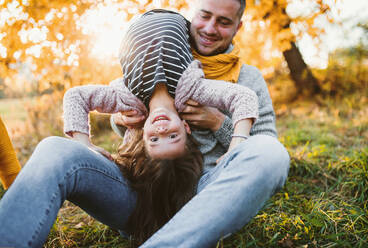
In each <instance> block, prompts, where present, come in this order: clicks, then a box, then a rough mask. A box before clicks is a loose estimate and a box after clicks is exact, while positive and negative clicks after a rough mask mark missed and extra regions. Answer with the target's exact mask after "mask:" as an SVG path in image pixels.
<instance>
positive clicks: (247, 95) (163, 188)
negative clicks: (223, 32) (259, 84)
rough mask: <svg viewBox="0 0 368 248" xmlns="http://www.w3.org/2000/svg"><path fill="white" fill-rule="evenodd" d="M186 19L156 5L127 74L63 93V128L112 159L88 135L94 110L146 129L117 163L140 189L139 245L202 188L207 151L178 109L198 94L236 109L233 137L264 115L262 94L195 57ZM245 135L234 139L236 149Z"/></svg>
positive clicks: (128, 38) (129, 135)
mask: <svg viewBox="0 0 368 248" xmlns="http://www.w3.org/2000/svg"><path fill="white" fill-rule="evenodd" d="M187 33H188V30H187V23H186V20H185V19H184V18H183V17H182V16H181V15H179V14H174V13H162V12H156V11H151V12H147V13H146V14H144V15H143V16H142V17H140V18H139V19H138V20H136V21H135V22H134V23H133V24H132V25H131V27H130V28H129V29H128V31H127V34H126V35H125V37H124V40H123V44H122V48H121V53H120V62H121V65H122V70H123V74H124V77H123V78H121V79H117V80H115V81H113V82H111V83H110V85H108V86H105V85H87V86H79V87H75V88H71V89H70V90H68V91H67V92H66V94H65V96H64V131H65V133H66V134H67V135H69V136H70V137H72V139H74V140H77V141H79V142H82V143H84V144H85V145H87V146H88V147H89V148H91V149H92V150H95V151H97V152H100V153H102V154H103V155H104V156H106V157H107V158H109V159H112V158H111V155H110V154H109V153H107V152H106V151H104V150H103V149H102V148H99V147H97V146H95V145H93V144H92V143H91V141H90V139H89V126H88V114H89V112H90V111H93V110H98V111H99V112H104V113H118V112H126V111H133V110H134V111H136V112H137V113H139V114H140V115H143V116H144V117H145V121H144V125H143V129H142V128H137V129H128V130H127V132H126V134H125V137H124V142H123V144H122V146H121V147H120V148H119V150H118V154H117V155H116V158H115V162H116V163H117V164H118V165H119V166H120V168H121V170H122V172H123V174H124V175H125V177H126V178H127V179H128V180H129V182H130V185H131V187H132V188H133V190H135V192H136V193H137V202H136V208H135V210H134V212H133V214H132V215H131V216H130V219H129V220H128V223H127V225H126V226H127V227H126V230H127V231H128V232H130V233H131V234H132V235H133V236H134V237H135V238H136V240H137V242H138V243H141V242H143V241H145V240H146V239H147V238H148V237H150V236H151V235H152V234H153V233H154V232H155V231H157V230H158V229H159V228H160V227H161V226H162V225H164V224H165V223H166V222H167V221H168V220H169V219H170V218H171V217H172V216H173V215H174V214H175V213H176V212H177V211H178V210H179V209H180V208H181V207H182V206H183V205H184V204H185V203H186V202H187V201H189V200H190V199H191V198H192V197H193V196H194V194H195V192H196V187H197V182H198V179H199V177H200V176H201V173H202V156H201V154H200V152H199V150H198V149H197V148H196V146H195V141H193V140H192V138H191V137H190V127H189V125H188V124H187V123H186V122H185V121H184V120H181V118H180V116H179V113H180V112H181V111H182V110H183V109H184V108H185V103H186V102H187V101H188V100H190V99H192V100H194V101H196V102H198V103H199V104H202V105H207V106H212V107H216V108H219V109H222V110H228V111H229V112H231V113H232V114H233V115H232V120H233V125H234V136H239V135H240V136H247V135H249V131H250V128H251V125H252V123H253V122H254V121H255V119H256V118H257V117H258V102H257V95H256V94H255V93H254V92H253V91H252V90H250V89H248V88H246V87H243V86H240V85H236V84H229V83H226V82H223V81H216V80H208V79H204V74H203V71H202V69H201V66H200V62H199V61H193V57H192V55H191V52H190V46H189V42H188V35H187ZM238 142H239V139H233V140H232V142H231V143H230V147H229V150H231V149H232V148H233V147H235V146H236V144H237V143H238Z"/></svg>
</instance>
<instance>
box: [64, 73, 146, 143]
mask: <svg viewBox="0 0 368 248" xmlns="http://www.w3.org/2000/svg"><path fill="white" fill-rule="evenodd" d="M63 108H64V132H65V134H67V135H69V136H72V133H73V132H79V133H84V134H87V135H89V130H90V128H89V124H88V115H89V112H90V111H93V110H97V111H99V112H102V113H117V112H120V111H129V110H136V111H138V112H139V113H142V114H144V115H146V113H147V110H146V108H145V106H144V104H143V103H142V102H141V101H140V100H139V99H138V98H137V97H136V96H134V95H133V94H132V93H131V92H130V91H129V90H128V89H127V88H126V87H125V85H124V84H123V83H122V82H121V80H120V79H118V80H115V81H113V82H112V83H110V85H108V86H107V85H85V86H78V87H74V88H71V89H69V90H68V91H67V92H66V93H65V95H64V100H63Z"/></svg>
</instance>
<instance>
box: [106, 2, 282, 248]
mask: <svg viewBox="0 0 368 248" xmlns="http://www.w3.org/2000/svg"><path fill="white" fill-rule="evenodd" d="M244 9H245V1H243V0H200V1H199V6H198V8H197V11H196V13H195V16H194V18H193V19H192V23H191V28H190V35H191V39H192V46H193V47H194V48H195V51H193V55H194V57H195V58H197V59H199V60H200V61H201V62H202V64H203V67H204V71H205V74H206V77H207V78H212V79H222V80H225V81H233V82H237V83H238V84H241V85H244V86H247V87H249V88H250V89H252V90H254V91H255V92H256V93H257V95H258V98H259V113H260V117H259V119H258V120H257V121H256V122H255V123H254V125H253V127H252V129H251V132H250V135H251V136H250V137H249V138H248V139H246V138H244V137H238V139H239V142H241V141H244V142H241V144H239V145H238V146H237V147H236V148H235V149H234V150H232V151H231V152H229V154H226V156H224V157H223V158H222V159H221V160H220V161H219V163H217V164H216V160H218V158H219V157H220V156H221V155H223V154H224V153H225V152H226V151H227V148H228V147H229V144H230V141H231V133H232V123H231V119H230V117H229V116H227V115H225V114H223V113H222V112H220V111H219V110H217V109H215V108H211V107H205V106H200V105H199V104H197V103H196V102H194V101H188V103H187V105H188V107H187V108H186V109H185V110H184V111H183V112H182V113H181V116H182V118H183V119H185V120H186V121H187V122H189V124H191V126H192V127H195V128H197V130H195V131H193V134H192V135H193V136H194V138H195V139H196V140H197V141H199V143H200V146H199V148H200V150H201V152H202V153H203V155H204V163H205V172H204V175H203V176H202V178H201V180H200V182H199V186H198V194H197V195H196V196H195V197H194V198H193V199H192V200H191V201H190V202H189V203H187V204H186V205H185V206H184V207H183V208H182V209H181V210H180V211H179V212H178V213H177V214H176V215H175V216H174V217H173V218H172V219H171V220H170V221H169V222H168V223H167V224H166V225H165V226H164V227H162V228H161V229H160V230H159V231H158V232H157V233H155V234H154V235H153V236H152V237H151V238H150V239H148V240H147V241H146V242H145V243H144V244H143V246H142V247H209V246H211V245H214V244H215V243H216V242H217V241H218V240H219V239H220V238H221V237H224V236H227V235H229V234H231V233H234V232H235V231H237V230H238V229H240V228H241V227H242V226H244V225H245V224H246V223H248V222H249V221H250V220H251V218H252V217H253V216H255V215H256V213H257V212H258V211H259V209H260V208H261V207H262V206H263V204H264V203H265V201H266V200H267V199H269V197H270V196H272V194H273V193H274V192H275V191H276V190H278V189H279V188H281V187H282V186H283V184H284V182H285V180H286V177H287V173H288V169H289V156H288V153H287V151H286V150H285V148H284V147H283V146H282V144H280V143H279V142H278V141H277V139H276V137H277V133H276V127H275V115H274V111H273V107H272V102H271V99H270V96H269V93H268V90H267V86H266V84H265V82H264V80H263V77H262V75H261V73H260V72H259V71H258V70H257V69H256V68H254V67H251V66H248V65H241V64H240V61H239V60H235V61H234V59H233V58H234V56H235V57H236V56H237V53H238V51H237V47H236V46H234V45H233V44H232V41H233V37H234V36H235V34H236V33H237V31H238V30H239V29H240V27H241V26H242V21H241V16H242V14H243V12H244ZM215 55H216V56H215ZM219 56H222V57H220V58H219ZM224 59H225V61H226V62H225V64H222V65H221V67H222V68H224V67H227V68H228V69H227V70H225V72H224V71H222V70H221V69H222V68H219V67H216V63H220V62H219V61H222V62H223V61H224ZM211 68H215V69H214V70H211ZM219 71H220V72H219ZM112 120H113V121H112V126H113V128H114V129H115V130H116V129H117V128H116V126H115V123H116V124H118V125H124V126H128V127H134V126H135V125H137V124H139V122H140V121H142V117H141V116H138V115H136V114H135V113H134V112H126V113H124V115H114V116H113V118H112ZM114 122H115V123H114Z"/></svg>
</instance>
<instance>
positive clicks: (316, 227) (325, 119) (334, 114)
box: [0, 93, 368, 248]
mask: <svg viewBox="0 0 368 248" xmlns="http://www.w3.org/2000/svg"><path fill="white" fill-rule="evenodd" d="M20 101H21V100H18V101H16V100H13V101H9V100H5V101H4V100H1V101H0V106H1V107H0V114H1V116H2V117H3V119H4V120H5V122H8V121H9V122H11V123H19V122H18V121H22V120H24V118H26V112H22V107H23V106H24V104H23V103H22V102H20ZM5 104H7V107H4V106H6V105H5ZM10 106H11V107H14V108H15V109H12V110H10V111H9V107H10ZM18 110H19V111H18ZM275 111H276V113H277V127H278V132H279V140H280V141H281V142H282V143H283V144H284V145H285V146H286V148H287V150H288V152H289V154H290V156H291V164H290V171H289V177H288V180H287V182H286V185H285V187H284V188H283V189H282V190H281V191H280V192H278V193H277V194H275V195H274V196H273V197H272V198H271V199H270V200H269V201H267V203H266V204H265V206H264V207H263V208H262V210H261V211H260V212H259V213H258V214H257V216H255V218H254V219H253V220H252V221H251V222H250V223H249V224H248V225H246V226H245V227H244V228H243V229H242V230H240V231H239V232H237V233H236V234H234V235H232V236H230V237H229V238H227V239H225V240H221V241H220V242H219V243H218V244H217V247H228V248H230V247H231V248H232V247H288V248H289V247H368V209H367V200H368V162H367V161H368V98H367V95H365V94H364V93H361V94H354V95H350V96H346V97H344V98H340V99H336V98H328V97H325V98H319V99H317V100H316V99H314V100H306V99H299V100H297V101H295V102H293V103H290V104H285V103H283V104H276V105H275ZM17 113H18V114H17ZM101 119H102V120H101V122H102V123H104V124H106V125H107V124H108V122H107V117H102V118H101ZM99 126H103V125H99ZM13 134H14V137H13V142H14V145H15V147H16V148H17V152H18V156H19V159H20V160H21V161H22V163H24V162H25V161H26V160H27V158H28V156H29V154H30V153H31V151H32V150H33V148H34V145H35V142H30V141H27V140H25V136H22V135H15V134H16V132H14V133H13ZM27 139H29V137H28V138H27ZM93 139H94V142H95V143H97V144H99V145H101V146H103V147H104V148H105V149H107V150H109V151H114V150H115V149H116V147H117V146H118V145H119V142H120V139H119V138H118V137H117V136H116V135H115V134H114V133H112V131H110V130H109V129H106V128H102V129H101V128H100V129H98V130H97V129H96V131H95V132H94V137H93ZM25 146H26V147H25ZM3 193H4V191H3V190H2V189H1V188H0V195H1V194H3ZM244 207H246V206H244ZM130 246H131V244H130V242H129V240H126V239H123V238H121V237H120V236H119V234H118V232H117V231H116V230H112V229H111V228H109V227H107V226H105V225H103V224H101V223H99V222H98V221H96V220H94V219H93V218H91V217H89V216H88V215H87V214H85V213H84V212H83V211H82V210H81V209H79V208H78V207H76V206H74V205H73V204H71V203H69V202H65V203H64V205H63V207H62V209H61V210H60V212H59V215H58V217H57V220H56V223H55V224H54V226H53V228H52V230H51V233H50V236H49V238H48V240H47V243H46V244H45V246H44V247H50V248H51V247H130Z"/></svg>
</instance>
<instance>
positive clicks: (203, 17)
mask: <svg viewBox="0 0 368 248" xmlns="http://www.w3.org/2000/svg"><path fill="white" fill-rule="evenodd" d="M201 18H202V19H209V18H210V16H209V15H201Z"/></svg>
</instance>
